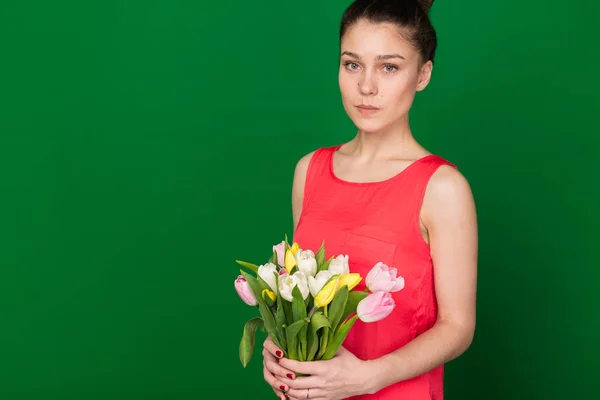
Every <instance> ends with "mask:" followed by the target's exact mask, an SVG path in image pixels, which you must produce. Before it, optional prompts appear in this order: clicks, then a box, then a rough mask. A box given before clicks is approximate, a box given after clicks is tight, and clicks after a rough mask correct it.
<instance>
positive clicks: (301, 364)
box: [279, 357, 327, 375]
mask: <svg viewBox="0 0 600 400" xmlns="http://www.w3.org/2000/svg"><path fill="white" fill-rule="evenodd" d="M279 365H281V366H282V367H283V368H285V369H288V370H290V371H294V372H297V373H300V374H304V375H322V374H323V373H324V372H325V371H327V361H296V360H290V359H289V358H285V357H284V358H282V359H280V360H279Z"/></svg>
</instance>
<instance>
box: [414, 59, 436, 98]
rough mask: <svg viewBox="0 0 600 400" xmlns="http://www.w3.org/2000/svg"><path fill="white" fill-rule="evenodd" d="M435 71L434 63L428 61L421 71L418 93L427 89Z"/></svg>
mask: <svg viewBox="0 0 600 400" xmlns="http://www.w3.org/2000/svg"><path fill="white" fill-rule="evenodd" d="M432 70H433V63H432V62H431V60H429V61H427V62H426V63H424V64H423V65H422V66H421V69H420V70H419V77H418V80H417V92H420V91H421V90H423V89H425V88H426V87H427V85H428V84H429V81H430V80H431V72H432Z"/></svg>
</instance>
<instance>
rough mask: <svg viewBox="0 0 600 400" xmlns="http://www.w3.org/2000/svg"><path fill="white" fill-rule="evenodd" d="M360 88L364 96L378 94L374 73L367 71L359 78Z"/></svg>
mask: <svg viewBox="0 0 600 400" xmlns="http://www.w3.org/2000/svg"><path fill="white" fill-rule="evenodd" d="M358 89H359V91H360V93H361V94H362V95H364V96H372V95H374V94H377V82H376V80H375V77H374V76H373V74H372V73H369V72H365V73H364V74H362V75H361V77H360V79H359V80H358Z"/></svg>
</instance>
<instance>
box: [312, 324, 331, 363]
mask: <svg viewBox="0 0 600 400" xmlns="http://www.w3.org/2000/svg"><path fill="white" fill-rule="evenodd" d="M330 329H331V328H329V327H327V326H326V327H324V328H323V332H322V333H321V337H320V338H319V352H318V353H317V357H316V359H317V360H320V359H321V358H322V357H323V354H325V351H326V350H327V342H328V340H329V330H330Z"/></svg>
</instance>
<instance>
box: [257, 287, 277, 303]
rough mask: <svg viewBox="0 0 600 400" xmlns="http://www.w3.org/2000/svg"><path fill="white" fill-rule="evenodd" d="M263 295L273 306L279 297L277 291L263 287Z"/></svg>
mask: <svg viewBox="0 0 600 400" xmlns="http://www.w3.org/2000/svg"><path fill="white" fill-rule="evenodd" d="M261 295H262V298H263V299H264V300H265V301H266V302H267V304H268V305H270V306H272V305H273V304H274V303H275V300H276V299H277V296H275V293H274V292H272V291H271V290H269V289H263V291H262V292H261Z"/></svg>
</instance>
